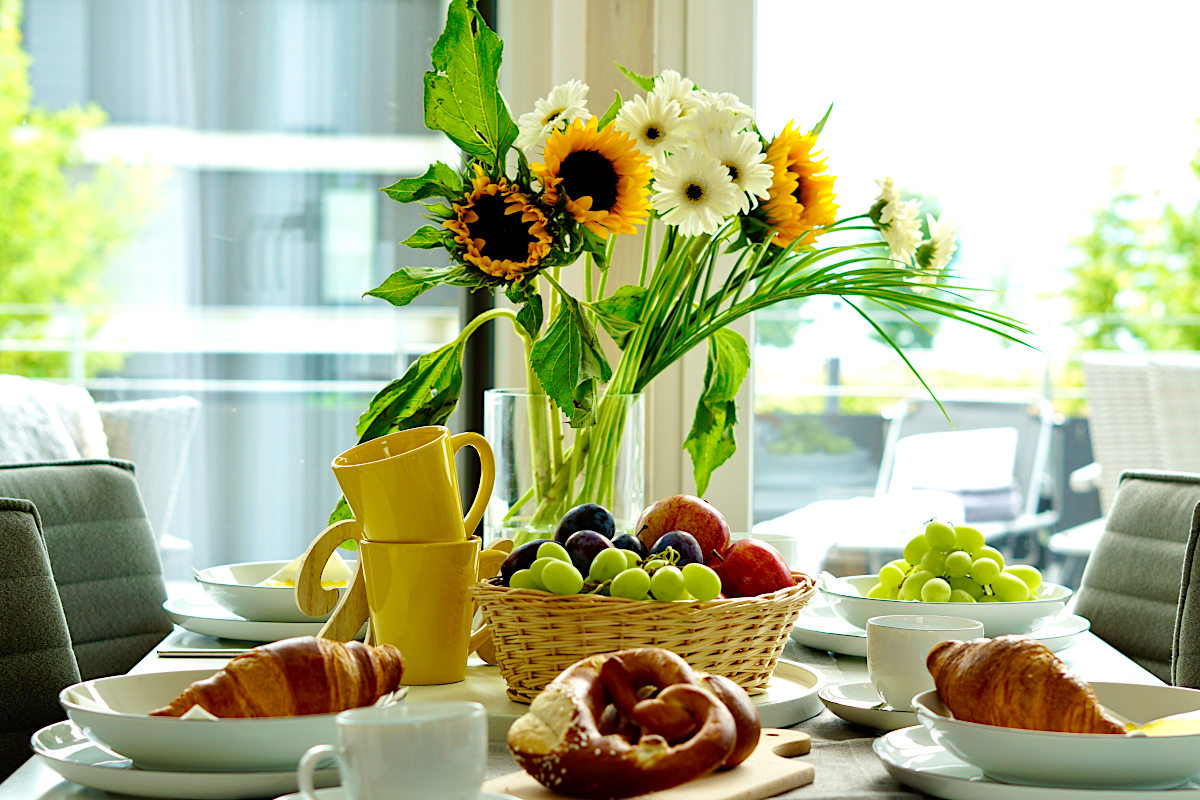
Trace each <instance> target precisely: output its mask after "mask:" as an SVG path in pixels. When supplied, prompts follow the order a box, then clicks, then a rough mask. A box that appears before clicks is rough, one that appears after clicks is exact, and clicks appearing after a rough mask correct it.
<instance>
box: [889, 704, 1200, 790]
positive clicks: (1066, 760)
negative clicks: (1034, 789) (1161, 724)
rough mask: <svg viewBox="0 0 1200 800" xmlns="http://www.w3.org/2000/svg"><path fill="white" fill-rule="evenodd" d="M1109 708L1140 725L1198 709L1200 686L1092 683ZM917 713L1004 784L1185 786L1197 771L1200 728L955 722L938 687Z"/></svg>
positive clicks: (950, 747) (943, 741)
mask: <svg viewBox="0 0 1200 800" xmlns="http://www.w3.org/2000/svg"><path fill="white" fill-rule="evenodd" d="M1092 688H1093V689H1094V690H1095V692H1096V699H1097V700H1099V702H1100V704H1101V705H1103V706H1104V707H1105V708H1108V709H1110V710H1112V711H1113V712H1115V713H1116V714H1118V715H1120V716H1123V717H1125V718H1126V719H1128V720H1129V721H1130V722H1133V723H1134V724H1136V725H1144V724H1145V723H1147V722H1149V721H1151V720H1153V719H1158V718H1159V717H1165V716H1168V715H1170V714H1179V713H1182V712H1185V711H1195V710H1198V709H1200V691H1196V690H1195V689H1183V688H1180V687H1177V686H1143V685H1141V684H1134V683H1093V684H1092ZM913 704H914V705H915V706H916V709H917V718H918V719H920V720H921V724H922V725H924V726H925V727H926V729H928V731H929V735H930V736H931V737H932V738H933V741H935V742H936V743H937V744H939V745H941V746H942V747H943V748H944V749H945V750H947V751H948V752H949V753H951V754H952V755H954V756H957V757H958V758H961V759H962V760H963V761H966V762H967V763H968V764H971V765H972V766H975V767H978V768H979V769H981V770H983V771H984V773H986V774H987V776H988V777H990V778H993V779H995V780H998V781H1004V782H1006V783H1019V784H1027V785H1034V786H1069V787H1075V788H1103V789H1118V788H1120V789H1157V788H1170V787H1173V786H1180V785H1182V784H1184V783H1185V782H1187V781H1188V779H1189V778H1190V777H1191V776H1192V775H1195V774H1196V773H1200V733H1195V734H1185V735H1180V736H1121V735H1112V734H1102V733H1057V732H1053V731H1028V730H1022V729H1020V728H1002V727H999V726H996V725H981V724H979V723H976V722H963V721H961V720H956V719H954V718H953V717H952V716H951V714H950V712H949V710H948V709H947V708H946V707H945V705H944V704H943V703H942V699H941V697H939V696H938V693H937V690H932V691H928V692H923V693H921V694H919V695H917V696H916V697H915V698H914V699H913Z"/></svg>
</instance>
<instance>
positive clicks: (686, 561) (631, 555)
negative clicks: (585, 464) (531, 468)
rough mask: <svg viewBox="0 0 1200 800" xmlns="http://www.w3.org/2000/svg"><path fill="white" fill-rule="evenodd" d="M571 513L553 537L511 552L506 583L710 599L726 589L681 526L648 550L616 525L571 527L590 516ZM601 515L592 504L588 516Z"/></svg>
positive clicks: (504, 568) (556, 590) (564, 591)
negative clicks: (704, 561)
mask: <svg viewBox="0 0 1200 800" xmlns="http://www.w3.org/2000/svg"><path fill="white" fill-rule="evenodd" d="M596 508H599V507H596ZM601 510H602V509H601ZM604 513H605V514H607V513H608V512H607V511H605V512H604ZM568 514H569V517H570V519H569V518H568V517H564V523H567V524H565V525H560V527H559V530H558V531H557V532H556V535H555V538H554V539H553V540H551V539H538V540H535V541H532V542H527V543H525V544H523V545H521V546H520V547H518V548H516V549H515V550H513V551H512V553H510V554H509V556H508V558H507V559H505V561H504V564H502V565H501V567H500V576H499V581H500V583H501V585H504V586H509V587H511V588H513V589H537V590H540V591H544V592H551V593H553V594H559V595H568V594H600V595H606V596H611V597H624V598H627V599H630V600H646V599H654V600H662V601H672V600H700V601H707V600H712V599H714V598H715V597H717V595H719V594H720V593H721V579H720V577H718V576H717V573H716V572H715V571H713V570H712V569H711V568H709V567H707V566H705V565H704V564H703V563H700V555H701V551H700V547H699V545H698V544H697V543H696V541H695V539H694V538H693V537H692V536H691V535H690V534H688V533H684V532H682V531H676V532H674V533H672V534H671V535H670V538H668V537H665V536H664V537H663V540H662V541H660V542H658V543H656V544H655V546H654V547H653V548H652V549H650V550H649V551H647V550H646V547H645V545H644V544H643V543H642V542H640V541H639V540H638V538H637V537H636V536H631V535H629V534H621V535H617V536H614V535H613V533H614V529H613V527H611V526H602V525H596V526H595V527H598V528H600V532H597V531H595V530H575V531H571V530H569V529H570V528H571V527H573V526H572V525H571V524H570V522H571V521H574V520H578V519H580V518H583V517H584V516H585V515H583V514H581V513H576V510H574V509H573V510H572V512H568ZM597 514H598V512H597V511H596V510H595V509H589V510H588V513H587V515H586V516H587V517H589V518H590V519H592V520H593V521H594V520H595V518H596V516H597ZM610 519H611V518H610ZM564 529H565V530H564ZM689 540H690V541H689Z"/></svg>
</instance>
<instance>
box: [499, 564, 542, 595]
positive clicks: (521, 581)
mask: <svg viewBox="0 0 1200 800" xmlns="http://www.w3.org/2000/svg"><path fill="white" fill-rule="evenodd" d="M508 585H509V586H510V587H512V588H513V589H542V590H544V589H545V587H544V586H542V583H541V581H536V580H534V579H533V570H530V569H519V570H517V571H516V572H514V573H513V574H512V577H511V578H509V579H508Z"/></svg>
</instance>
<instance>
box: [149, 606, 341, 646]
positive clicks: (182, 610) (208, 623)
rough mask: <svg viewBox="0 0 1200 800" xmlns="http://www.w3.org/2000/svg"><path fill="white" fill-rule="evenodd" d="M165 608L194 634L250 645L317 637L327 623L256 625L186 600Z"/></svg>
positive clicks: (173, 620) (223, 610) (232, 614)
mask: <svg viewBox="0 0 1200 800" xmlns="http://www.w3.org/2000/svg"><path fill="white" fill-rule="evenodd" d="M163 609H164V610H165V611H166V612H167V616H168V617H170V618H171V621H172V622H174V623H175V624H176V625H178V626H179V627H181V628H183V629H185V630H189V631H191V632H192V633H202V634H204V635H205V636H215V637H217V638H219V639H241V640H242V641H246V642H275V641H278V640H280V639H287V638H289V637H292V636H316V635H317V634H318V633H319V632H320V630H321V627H322V626H323V625H324V624H325V623H324V622H321V621H319V620H314V621H313V622H255V621H253V620H248V619H242V618H241V617H239V616H237V615H236V614H234V613H233V612H232V611H229V610H228V609H224V608H221V606H219V605H217V604H216V603H212V602H200V601H196V600H188V599H186V598H182V597H173V598H170V599H169V600H166V601H165V602H164V603H163Z"/></svg>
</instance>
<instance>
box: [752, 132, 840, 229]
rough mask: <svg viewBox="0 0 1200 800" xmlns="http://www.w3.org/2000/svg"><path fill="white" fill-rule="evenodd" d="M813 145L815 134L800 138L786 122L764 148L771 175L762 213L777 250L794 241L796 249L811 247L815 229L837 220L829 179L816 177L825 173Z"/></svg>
mask: <svg viewBox="0 0 1200 800" xmlns="http://www.w3.org/2000/svg"><path fill="white" fill-rule="evenodd" d="M816 143H817V135H816V134H815V133H809V134H801V133H799V132H797V131H794V130H792V123H790V122H789V123H788V124H787V127H785V128H784V129H783V132H782V133H780V134H779V136H777V137H776V138H775V141H773V142H771V145H770V146H769V147H768V148H767V163H769V164H770V165H771V169H772V171H773V174H772V179H771V188H770V190H769V192H768V193H767V200H766V202H764V203H763V205H762V209H763V211H764V213H765V214H766V217H767V223H768V224H769V225H770V226H771V228H772V230H773V231H774V232H775V239H774V243H775V244H777V245H779V246H780V247H787V246H788V245H789V244H791V243H792V242H793V241H795V240H796V239H799V240H800V241H799V244H800V245H809V244H812V243H813V241H814V240H815V239H816V237H817V236H818V232H817V230H816V229H817V228H819V227H823V226H826V225H831V224H833V222H834V221H835V220H836V219H837V209H838V207H837V204H836V203H834V202H833V197H834V195H833V176H832V175H821V174H819V173H822V172H824V171H825V161H824V159H820V160H818V159H817V158H816V157H815V156H816V154H815V153H813V146H814V145H815V144H816Z"/></svg>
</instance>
